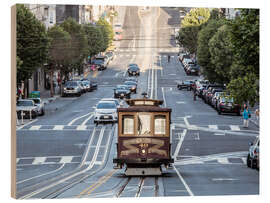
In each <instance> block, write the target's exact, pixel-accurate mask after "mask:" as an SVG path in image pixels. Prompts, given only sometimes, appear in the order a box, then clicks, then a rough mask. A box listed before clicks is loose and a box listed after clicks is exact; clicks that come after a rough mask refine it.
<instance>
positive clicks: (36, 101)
mask: <svg viewBox="0 0 270 203" xmlns="http://www.w3.org/2000/svg"><path fill="white" fill-rule="evenodd" d="M31 100H33V101H34V103H35V104H40V100H39V99H31Z"/></svg>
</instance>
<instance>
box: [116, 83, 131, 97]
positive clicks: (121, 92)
mask: <svg viewBox="0 0 270 203" xmlns="http://www.w3.org/2000/svg"><path fill="white" fill-rule="evenodd" d="M130 94H131V92H130V90H129V88H128V86H126V85H117V86H116V88H115V89H114V98H121V99H123V98H126V99H130Z"/></svg>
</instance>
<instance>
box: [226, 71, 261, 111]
mask: <svg viewBox="0 0 270 203" xmlns="http://www.w3.org/2000/svg"><path fill="white" fill-rule="evenodd" d="M228 90H229V91H230V94H231V95H232V96H233V98H234V99H235V101H236V102H237V103H238V104H243V103H247V102H249V104H250V105H251V106H254V104H255V103H256V102H257V101H259V94H258V85H257V76H256V74H255V73H247V74H246V75H245V76H240V77H238V78H235V79H232V80H231V82H230V84H229V85H228Z"/></svg>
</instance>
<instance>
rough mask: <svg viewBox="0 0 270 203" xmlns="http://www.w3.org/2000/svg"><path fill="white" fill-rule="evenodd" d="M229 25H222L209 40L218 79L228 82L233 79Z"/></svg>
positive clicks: (212, 61)
mask: <svg viewBox="0 0 270 203" xmlns="http://www.w3.org/2000/svg"><path fill="white" fill-rule="evenodd" d="M229 33H230V29H229V26H228V25H226V24H225V25H223V26H221V27H220V28H219V29H218V31H217V32H216V33H215V34H214V36H213V37H212V38H211V39H210V41H209V43H208V44H209V52H210V59H211V64H213V66H212V67H213V68H215V72H216V74H217V78H218V81H217V82H220V83H225V84H228V83H229V82H230V79H231V75H230V74H231V72H230V71H231V65H232V60H233V54H232V46H231V42H230V38H229Z"/></svg>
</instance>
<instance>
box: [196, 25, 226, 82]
mask: <svg viewBox="0 0 270 203" xmlns="http://www.w3.org/2000/svg"><path fill="white" fill-rule="evenodd" d="M223 24H224V21H223V20H218V21H217V20H209V21H208V22H207V25H206V26H205V27H203V28H202V29H201V31H200V32H199V34H198V50H197V58H198V63H199V64H200V66H201V67H202V69H203V74H204V76H205V77H206V78H207V79H208V80H209V81H211V82H221V81H220V80H221V79H220V78H219V75H218V74H217V72H216V64H213V63H212V61H211V54H210V51H209V42H210V39H211V38H212V37H213V36H214V35H215V33H216V32H217V30H218V28H219V27H220V26H221V25H223Z"/></svg>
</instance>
